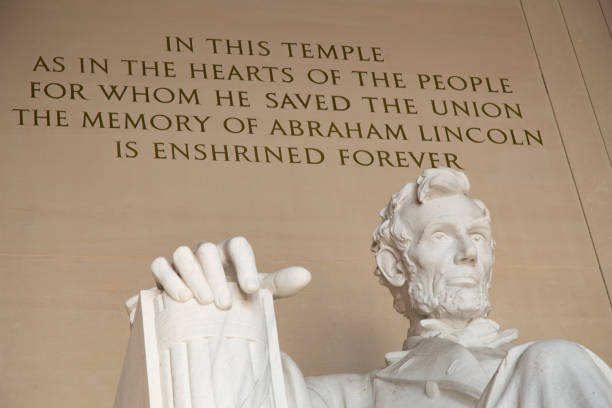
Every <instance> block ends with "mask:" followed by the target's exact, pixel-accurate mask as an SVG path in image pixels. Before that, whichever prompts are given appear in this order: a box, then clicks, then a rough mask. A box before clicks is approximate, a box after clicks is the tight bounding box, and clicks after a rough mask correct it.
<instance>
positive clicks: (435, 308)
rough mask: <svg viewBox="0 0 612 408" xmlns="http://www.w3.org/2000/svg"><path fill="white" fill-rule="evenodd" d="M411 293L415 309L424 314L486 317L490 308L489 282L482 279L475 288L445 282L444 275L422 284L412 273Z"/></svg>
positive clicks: (410, 296)
mask: <svg viewBox="0 0 612 408" xmlns="http://www.w3.org/2000/svg"><path fill="white" fill-rule="evenodd" d="M411 275H412V276H411V279H410V281H409V283H408V297H409V299H410V305H411V308H412V310H413V311H414V312H415V313H416V314H417V315H419V316H421V317H425V318H431V317H435V318H438V319H440V318H449V317H450V318H460V319H469V320H471V319H474V318H476V317H486V316H487V315H488V314H489V311H490V309H491V303H490V302H489V282H486V281H483V282H481V284H480V285H479V286H477V287H475V288H463V287H456V286H446V284H444V283H443V282H442V280H441V279H435V280H434V282H433V283H431V284H423V282H421V281H420V280H419V277H417V276H415V274H411Z"/></svg>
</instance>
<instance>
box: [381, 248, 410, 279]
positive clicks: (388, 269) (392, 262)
mask: <svg viewBox="0 0 612 408" xmlns="http://www.w3.org/2000/svg"><path fill="white" fill-rule="evenodd" d="M396 252H397V251H395V250H394V249H392V248H389V247H387V246H385V247H383V248H381V249H380V250H379V251H378V252H377V253H376V264H377V265H378V269H379V270H380V272H381V273H382V274H383V276H384V277H385V279H386V280H387V282H389V283H390V284H391V285H393V286H395V287H398V288H399V287H401V286H404V283H406V274H405V273H404V268H403V264H402V262H401V261H400V260H399V259H398V254H397V253H396Z"/></svg>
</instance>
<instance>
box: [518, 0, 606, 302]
mask: <svg viewBox="0 0 612 408" xmlns="http://www.w3.org/2000/svg"><path fill="white" fill-rule="evenodd" d="M518 1H519V4H520V6H521V11H522V12H523V19H524V21H525V26H526V27H527V32H528V33H529V38H530V40H531V46H532V48H533V52H534V54H535V57H536V61H537V63H538V69H539V70H540V75H541V77H542V81H543V82H544V90H545V91H546V96H547V97H548V103H549V105H550V109H551V112H552V115H553V119H554V121H555V126H556V127H557V132H558V133H559V139H560V140H561V146H562V147H563V152H564V154H565V159H566V160H567V165H568V168H569V172H570V175H571V178H572V182H573V183H574V189H575V191H576V195H577V197H578V203H579V205H580V210H581V212H582V217H583V218H584V222H585V224H586V227H587V232H588V234H589V238H590V239H591V245H592V247H593V253H594V254H595V260H596V261H597V266H598V267H599V273H600V275H601V280H602V281H603V284H604V289H605V291H606V295H607V296H608V302H609V303H610V306H612V297H610V291H609V289H608V285H607V283H606V278H605V276H604V273H603V268H602V266H601V261H600V260H599V254H598V253H597V247H596V246H595V241H594V240H593V234H592V233H591V226H590V225H589V221H588V219H587V216H586V212H585V211H584V205H583V203H582V198H581V197H580V192H579V189H578V184H577V183H576V177H575V176H574V169H573V168H572V163H571V162H570V160H569V155H568V154H567V148H566V146H565V141H564V140H563V135H562V133H561V126H560V125H559V120H558V118H557V112H556V111H555V107H554V105H553V102H552V98H551V96H550V92H549V91H548V86H547V85H546V80H545V78H544V71H543V70H542V63H541V62H540V56H539V54H538V51H537V49H536V45H535V42H534V41H533V34H532V32H531V27H530V26H529V21H528V20H527V13H526V11H525V6H524V5H523V0H518ZM558 1H559V0H557V2H558ZM558 5H559V7H560V6H561V5H560V4H558ZM566 27H567V26H566ZM568 35H569V31H568ZM581 74H582V72H581Z"/></svg>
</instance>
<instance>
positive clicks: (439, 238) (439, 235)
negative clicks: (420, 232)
mask: <svg viewBox="0 0 612 408" xmlns="http://www.w3.org/2000/svg"><path fill="white" fill-rule="evenodd" d="M445 238H446V234H445V233H443V232H441V231H438V232H434V233H433V234H431V239H432V240H434V241H442V240H443V239H445Z"/></svg>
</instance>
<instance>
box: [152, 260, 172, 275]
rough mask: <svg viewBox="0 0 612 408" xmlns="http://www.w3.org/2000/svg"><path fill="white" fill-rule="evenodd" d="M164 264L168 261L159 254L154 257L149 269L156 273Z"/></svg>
mask: <svg viewBox="0 0 612 408" xmlns="http://www.w3.org/2000/svg"><path fill="white" fill-rule="evenodd" d="M166 265H168V261H167V260H166V258H164V257H162V256H160V257H158V258H155V259H154V260H153V262H151V270H152V271H153V273H156V272H158V271H160V270H162V269H164V267H165V266H166Z"/></svg>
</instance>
